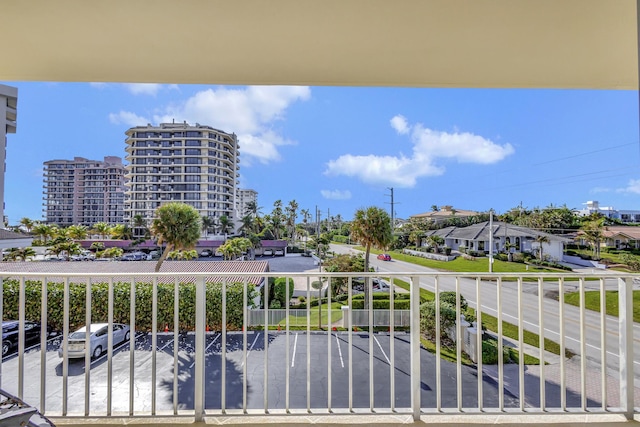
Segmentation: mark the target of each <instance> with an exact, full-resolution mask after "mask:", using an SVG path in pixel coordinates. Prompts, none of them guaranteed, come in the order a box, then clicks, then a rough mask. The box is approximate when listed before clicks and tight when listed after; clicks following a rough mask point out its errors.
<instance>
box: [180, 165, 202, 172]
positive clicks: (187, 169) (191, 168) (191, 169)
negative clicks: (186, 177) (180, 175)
mask: <svg viewBox="0 0 640 427" xmlns="http://www.w3.org/2000/svg"><path fill="white" fill-rule="evenodd" d="M184 171H185V173H200V166H185V168H184Z"/></svg>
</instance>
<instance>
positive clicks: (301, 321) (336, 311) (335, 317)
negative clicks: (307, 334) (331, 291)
mask: <svg viewBox="0 0 640 427" xmlns="http://www.w3.org/2000/svg"><path fill="white" fill-rule="evenodd" d="M327 307H328V306H327V304H322V305H321V311H322V319H321V321H322V325H323V326H326V324H327V321H328V320H329V313H328V311H327ZM341 307H342V304H341V303H339V302H333V303H331V323H335V322H337V321H339V320H342V309H341ZM309 312H310V313H309V314H310V317H311V320H310V322H309V323H310V325H311V327H312V328H317V327H318V316H320V315H319V314H318V307H311V308H310V309H309ZM286 324H287V320H286V319H282V320H281V321H280V323H278V325H280V327H281V328H283V327H285V325H286ZM289 325H290V326H304V327H306V326H307V315H306V314H305V315H303V316H293V315H292V316H289Z"/></svg>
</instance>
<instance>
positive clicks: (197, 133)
mask: <svg viewBox="0 0 640 427" xmlns="http://www.w3.org/2000/svg"><path fill="white" fill-rule="evenodd" d="M126 135H127V139H126V141H125V142H126V144H127V147H126V151H127V155H126V160H127V161H128V162H129V164H128V165H127V183H126V185H127V192H126V200H125V208H124V216H125V221H129V222H132V220H133V218H134V217H135V216H136V215H140V216H142V218H144V219H145V220H146V221H147V223H150V221H151V219H152V218H153V216H154V213H155V210H156V208H158V207H159V206H160V205H162V204H164V203H167V202H170V201H179V202H183V203H186V204H189V205H191V206H193V207H194V208H196V209H197V210H198V211H199V212H200V215H201V216H208V217H210V218H212V219H213V220H214V221H218V220H219V218H220V217H222V216H226V217H227V218H229V219H231V221H232V222H233V224H234V229H235V228H237V227H238V222H239V221H238V218H239V215H238V213H237V211H236V194H237V191H238V176H239V173H238V170H239V169H240V166H239V163H240V152H239V148H240V146H239V144H238V138H237V136H236V135H235V134H233V133H227V132H224V131H221V130H218V129H215V128H213V127H210V126H203V125H200V124H198V123H196V124H195V125H190V124H188V123H186V122H185V123H161V124H159V125H158V126H152V125H147V126H137V127H133V128H131V129H129V130H127V131H126Z"/></svg>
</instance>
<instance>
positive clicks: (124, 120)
mask: <svg viewBox="0 0 640 427" xmlns="http://www.w3.org/2000/svg"><path fill="white" fill-rule="evenodd" d="M109 121H110V122H111V123H113V124H116V125H121V124H123V125H127V126H130V127H133V126H144V125H146V124H147V123H149V122H150V120H149V119H147V118H144V117H142V116H138V115H137V114H135V113H132V112H130V111H120V112H118V113H111V114H109Z"/></svg>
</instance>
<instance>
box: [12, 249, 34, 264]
mask: <svg viewBox="0 0 640 427" xmlns="http://www.w3.org/2000/svg"><path fill="white" fill-rule="evenodd" d="M34 256H36V251H34V250H33V248H11V249H10V251H9V253H8V254H7V260H8V261H20V260H22V261H26V260H28V259H29V258H33V257H34Z"/></svg>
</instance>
